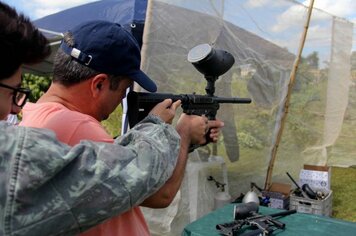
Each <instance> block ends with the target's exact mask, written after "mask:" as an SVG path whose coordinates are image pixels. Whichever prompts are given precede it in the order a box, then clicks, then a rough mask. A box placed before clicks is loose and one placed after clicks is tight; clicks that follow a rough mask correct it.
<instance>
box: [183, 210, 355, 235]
mask: <svg viewBox="0 0 356 236" xmlns="http://www.w3.org/2000/svg"><path fill="white" fill-rule="evenodd" d="M233 209H234V204H229V205H226V206H224V207H222V208H220V209H218V210H216V211H214V212H211V213H209V214H207V215H206V216H203V217H202V218H200V219H198V220H196V221H194V222H192V223H190V224H188V225H187V226H186V227H185V228H184V230H183V232H182V236H219V235H220V234H219V233H218V231H217V230H216V229H215V226H216V225H217V224H221V223H227V222H231V221H233ZM279 211H281V210H277V209H272V208H268V207H260V208H259V212H260V213H261V214H264V215H265V214H272V213H276V212H279ZM278 220H279V221H281V222H283V223H285V224H286V228H285V229H284V230H283V231H282V230H277V231H275V232H274V233H273V235H283V236H285V235H302V236H305V235H311V236H318V235H320V236H328V235H330V236H338V235H356V223H353V222H348V221H342V220H337V219H333V218H329V217H324V216H318V215H311V214H303V213H295V214H292V215H288V216H284V217H281V218H279V219H278Z"/></svg>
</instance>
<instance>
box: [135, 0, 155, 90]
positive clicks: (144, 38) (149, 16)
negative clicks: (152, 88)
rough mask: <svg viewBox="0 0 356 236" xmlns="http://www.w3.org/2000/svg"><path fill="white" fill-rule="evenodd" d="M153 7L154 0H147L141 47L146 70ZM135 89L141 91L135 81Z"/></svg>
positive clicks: (142, 64) (142, 67)
mask: <svg viewBox="0 0 356 236" xmlns="http://www.w3.org/2000/svg"><path fill="white" fill-rule="evenodd" d="M152 7H153V0H147V8H146V20H145V26H144V28H143V35H142V48H141V70H143V71H144V70H145V67H146V61H147V44H148V42H147V41H148V35H149V34H150V28H151V23H152ZM133 90H134V91H139V90H140V86H139V85H138V84H137V83H136V82H135V84H134V89H133Z"/></svg>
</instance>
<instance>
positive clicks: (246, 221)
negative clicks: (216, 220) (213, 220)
mask: <svg viewBox="0 0 356 236" xmlns="http://www.w3.org/2000/svg"><path fill="white" fill-rule="evenodd" d="M258 208H259V207H258V205H257V203H255V202H248V203H243V204H239V205H236V206H235V207H234V214H233V216H234V219H235V220H234V221H232V222H229V223H224V224H218V225H216V229H217V230H218V231H219V233H220V234H222V235H226V236H235V235H241V236H257V235H270V234H272V232H273V231H275V230H276V229H282V230H283V229H284V228H285V226H286V225H285V224H284V223H283V222H280V221H278V220H277V219H276V218H277V217H281V216H287V215H290V214H294V213H296V210H289V211H282V212H278V213H274V214H270V215H262V214H258ZM244 226H250V227H251V228H252V230H251V231H249V232H247V233H244V234H241V233H242V232H241V231H242V228H243V227H244Z"/></svg>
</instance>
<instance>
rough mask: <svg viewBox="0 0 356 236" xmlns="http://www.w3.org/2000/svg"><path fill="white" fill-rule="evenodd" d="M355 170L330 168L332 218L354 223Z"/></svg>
mask: <svg viewBox="0 0 356 236" xmlns="http://www.w3.org/2000/svg"><path fill="white" fill-rule="evenodd" d="M355 179H356V168H355V167H350V168H340V167H332V170H331V189H332V190H333V202H332V204H333V208H332V209H333V213H332V217H334V218H337V219H342V220H347V221H352V222H356V204H355V202H354V201H355V199H356V184H355Z"/></svg>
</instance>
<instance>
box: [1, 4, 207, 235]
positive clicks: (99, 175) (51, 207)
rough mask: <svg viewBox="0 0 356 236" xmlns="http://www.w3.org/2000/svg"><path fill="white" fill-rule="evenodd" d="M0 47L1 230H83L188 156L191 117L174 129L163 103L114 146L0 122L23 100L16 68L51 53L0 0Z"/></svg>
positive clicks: (128, 204) (134, 200) (151, 187)
mask: <svg viewBox="0 0 356 236" xmlns="http://www.w3.org/2000/svg"><path fill="white" fill-rule="evenodd" d="M0 52H1V53H2V54H3V55H6V56H2V57H0V83H1V84H2V86H0V235H5V236H6V235H36V236H41V235H75V234H78V233H80V232H83V231H85V230H86V229H88V228H90V227H93V226H95V225H97V224H99V223H101V222H103V221H105V220H106V219H109V218H111V217H114V216H117V215H119V214H122V213H123V212H125V211H127V210H129V209H130V208H132V207H133V206H135V205H138V204H140V203H141V202H142V201H143V200H144V199H146V198H147V197H148V196H150V195H152V194H153V193H154V192H155V191H157V189H159V188H160V187H161V186H162V185H163V184H164V183H165V182H166V181H167V180H168V178H169V177H170V176H171V174H172V172H173V170H174V167H175V165H176V162H177V160H178V159H179V158H180V157H181V156H186V155H187V152H188V147H182V146H181V145H180V137H181V136H183V137H187V138H189V137H191V131H190V128H191V127H190V123H191V119H192V116H185V117H182V118H181V119H180V120H179V121H178V124H177V127H178V126H180V128H179V129H178V128H177V130H175V129H174V128H173V127H172V126H171V125H169V124H166V123H165V122H164V121H163V120H162V119H161V118H164V120H171V119H173V117H174V115H175V108H176V107H172V106H170V105H172V102H171V101H169V100H168V101H165V102H163V103H160V104H158V105H157V106H156V107H155V108H154V109H155V111H154V113H153V114H151V115H150V116H149V117H148V118H147V119H145V120H143V121H142V123H141V124H140V125H137V126H136V127H134V128H133V129H132V130H130V132H129V133H128V134H127V135H126V136H124V137H121V138H120V139H117V140H115V141H114V144H108V143H94V142H90V141H82V142H81V143H80V144H78V145H75V146H73V147H69V146H68V145H65V144H63V143H60V142H58V141H57V140H56V137H55V135H54V134H53V133H52V132H50V131H48V130H41V129H32V128H26V127H17V126H12V125H9V124H7V123H6V122H4V121H1V120H4V119H5V118H6V117H7V115H8V114H9V113H18V112H19V111H20V108H21V106H22V105H23V103H24V102H25V99H24V98H26V97H24V96H26V95H24V94H26V90H23V89H20V87H21V72H22V71H21V65H22V64H28V63H35V62H38V61H40V60H42V59H44V58H45V57H46V56H47V55H48V54H49V52H50V50H49V47H48V44H47V40H46V39H45V37H44V36H43V35H42V34H41V33H40V32H39V31H38V30H37V29H36V28H35V27H34V26H33V25H32V23H31V22H30V21H29V19H28V18H26V17H24V16H23V15H18V14H17V12H16V11H15V10H14V9H13V8H11V7H9V6H8V5H6V4H4V3H2V2H0ZM137 69H138V68H137ZM205 128H206V127H204V129H205ZM177 131H178V132H177ZM204 141H205V136H201V137H200V139H199V142H204ZM142 149H144V150H145V151H143V150H142ZM148 150H150V151H148ZM123 153H125V157H124V158H123V156H122V154H123ZM133 173H134V174H133ZM89 205H90V206H91V207H90V208H88V206H89Z"/></svg>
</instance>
